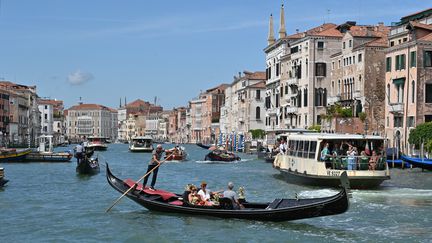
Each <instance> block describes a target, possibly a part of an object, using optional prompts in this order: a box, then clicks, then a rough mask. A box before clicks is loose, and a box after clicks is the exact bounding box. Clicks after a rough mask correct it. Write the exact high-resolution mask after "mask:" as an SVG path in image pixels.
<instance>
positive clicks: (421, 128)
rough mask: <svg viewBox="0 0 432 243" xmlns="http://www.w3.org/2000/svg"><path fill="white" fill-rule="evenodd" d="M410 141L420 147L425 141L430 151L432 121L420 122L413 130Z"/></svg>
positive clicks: (431, 147)
mask: <svg viewBox="0 0 432 243" xmlns="http://www.w3.org/2000/svg"><path fill="white" fill-rule="evenodd" d="M408 142H409V143H410V144H414V145H415V146H416V147H417V148H418V147H420V145H421V144H422V143H425V144H426V149H427V150H428V151H431V150H432V122H426V123H423V124H420V125H418V126H417V127H416V128H414V129H413V130H411V132H410V135H409V139H408ZM429 145H431V146H429ZM430 149H431V150H430Z"/></svg>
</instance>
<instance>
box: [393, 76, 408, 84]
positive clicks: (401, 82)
mask: <svg viewBox="0 0 432 243" xmlns="http://www.w3.org/2000/svg"><path fill="white" fill-rule="evenodd" d="M404 83H405V78H397V79H393V84H395V85H404Z"/></svg>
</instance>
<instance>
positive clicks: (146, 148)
mask: <svg viewBox="0 0 432 243" xmlns="http://www.w3.org/2000/svg"><path fill="white" fill-rule="evenodd" d="M129 150H130V151H131V152H143V153H151V152H152V151H153V139H152V137H150V136H144V137H134V138H132V141H131V143H130V144H129Z"/></svg>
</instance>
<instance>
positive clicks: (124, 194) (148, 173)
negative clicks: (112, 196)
mask: <svg viewBox="0 0 432 243" xmlns="http://www.w3.org/2000/svg"><path fill="white" fill-rule="evenodd" d="M172 155H173V154H171V155H170V156H168V157H167V158H166V159H164V160H163V161H161V162H160V163H159V164H158V165H156V166H155V167H154V168H153V169H151V170H150V171H149V172H147V173H146V174H145V175H143V176H142V177H141V178H140V179H139V180H138V181H136V182H135V185H137V184H138V183H139V182H140V181H141V180H142V179H144V177H146V176H148V175H150V173H152V172H153V171H154V170H155V169H156V168H158V167H159V166H160V165H161V164H162V163H164V162H165V161H166V160H167V159H168V158H169V157H171V156H172ZM134 188H135V186H133V187H131V188H129V189H128V190H127V191H126V192H125V193H123V195H121V196H120V197H119V198H118V199H117V200H116V201H115V202H114V203H113V204H112V205H111V206H110V207H109V208H107V210H106V211H105V212H106V213H108V212H109V211H110V210H111V209H112V208H113V207H114V206H115V205H116V204H117V203H118V202H119V201H120V200H121V199H122V198H123V197H124V196H126V194H128V193H129V192H130V191H131V190H132V189H134ZM143 189H144V188H143Z"/></svg>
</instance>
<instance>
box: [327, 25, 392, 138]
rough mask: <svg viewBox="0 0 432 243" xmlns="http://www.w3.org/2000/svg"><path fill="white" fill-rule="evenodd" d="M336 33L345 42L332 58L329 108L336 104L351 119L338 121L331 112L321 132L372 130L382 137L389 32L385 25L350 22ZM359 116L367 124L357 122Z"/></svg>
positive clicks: (341, 26)
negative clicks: (363, 117)
mask: <svg viewBox="0 0 432 243" xmlns="http://www.w3.org/2000/svg"><path fill="white" fill-rule="evenodd" d="M337 29H338V30H339V31H340V32H342V33H343V38H342V42H341V43H340V45H341V47H340V50H341V51H340V52H337V53H336V54H334V55H332V56H331V64H330V70H331V71H330V78H331V83H330V86H328V87H329V88H328V92H327V93H328V106H335V105H336V104H337V105H339V106H340V107H342V108H344V109H350V111H351V116H352V117H351V118H346V119H339V120H338V118H337V117H335V116H336V115H335V114H329V113H330V112H328V114H327V115H329V118H330V119H322V121H323V123H322V124H323V126H322V129H323V130H324V131H335V132H349V133H364V132H365V131H366V132H367V130H368V129H369V131H371V132H372V133H375V134H383V132H384V99H385V89H384V86H385V84H384V77H385V61H384V60H385V48H386V47H387V46H388V42H387V35H388V33H389V30H390V28H389V27H386V26H384V25H383V24H382V23H379V24H378V25H356V23H355V22H352V21H350V22H346V23H345V24H342V25H339V26H338V27H337ZM328 111H330V109H329V110H328ZM360 112H364V113H365V116H366V117H365V118H366V120H365V122H359V121H357V122H356V119H359V118H358V117H359V114H360ZM365 124H368V126H366V125H365Z"/></svg>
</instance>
